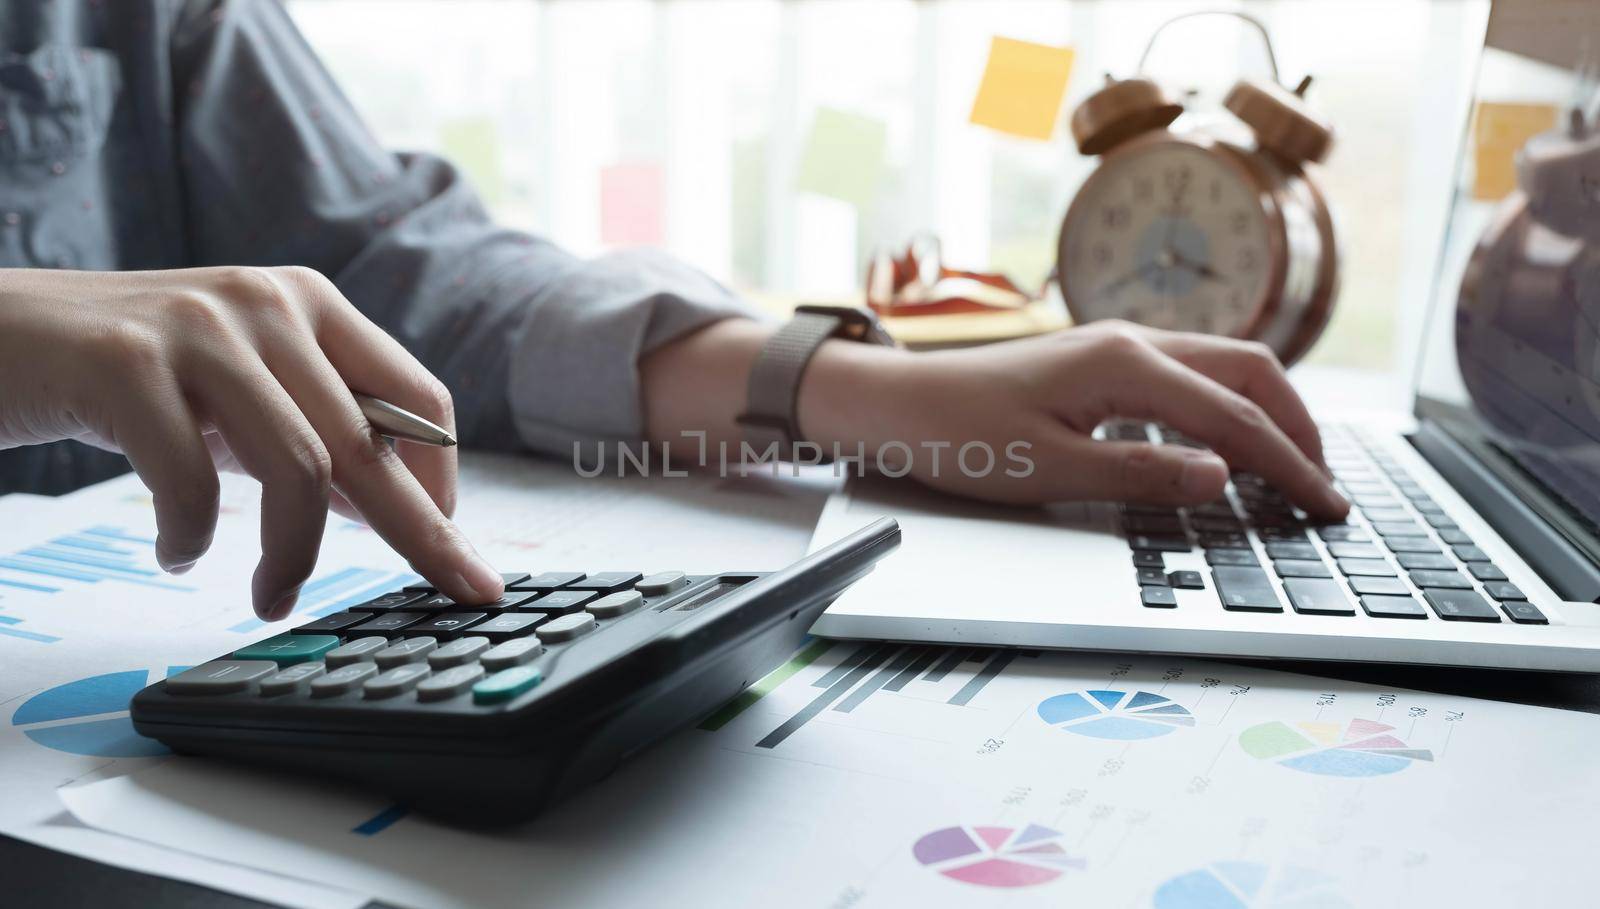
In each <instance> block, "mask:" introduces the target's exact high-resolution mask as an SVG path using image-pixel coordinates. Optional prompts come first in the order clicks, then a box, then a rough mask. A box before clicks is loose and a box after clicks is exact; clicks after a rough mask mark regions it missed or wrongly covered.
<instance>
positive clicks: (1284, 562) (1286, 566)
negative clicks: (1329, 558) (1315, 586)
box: [1272, 559, 1333, 578]
mask: <svg viewBox="0 0 1600 909" xmlns="http://www.w3.org/2000/svg"><path fill="white" fill-rule="evenodd" d="M1272 567H1273V569H1274V570H1276V571H1277V572H1278V577H1280V578H1331V577H1333V572H1331V571H1329V570H1328V566H1326V565H1324V564H1322V562H1321V561H1315V562H1314V561H1311V560H1310V559H1278V560H1276V561H1274V562H1273V563H1272Z"/></svg>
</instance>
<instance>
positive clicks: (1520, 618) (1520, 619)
mask: <svg viewBox="0 0 1600 909" xmlns="http://www.w3.org/2000/svg"><path fill="white" fill-rule="evenodd" d="M1500 608H1501V609H1504V610H1505V612H1506V615H1507V616H1508V617H1510V619H1511V621H1513V622H1516V623H1517V624H1518V625H1548V624H1550V620H1549V619H1547V618H1545V617H1544V613H1542V612H1540V611H1539V607H1537V606H1535V605H1533V604H1532V603H1523V602H1520V601H1513V602H1510V603H1501V604H1500Z"/></svg>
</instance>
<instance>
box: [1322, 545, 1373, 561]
mask: <svg viewBox="0 0 1600 909" xmlns="http://www.w3.org/2000/svg"><path fill="white" fill-rule="evenodd" d="M1328 555H1331V556H1333V557H1334V558H1336V559H1381V558H1383V551H1382V550H1380V549H1379V548H1378V547H1376V546H1374V545H1372V544H1371V543H1340V542H1333V543H1329V544H1328Z"/></svg>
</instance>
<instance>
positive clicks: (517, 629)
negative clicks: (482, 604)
mask: <svg viewBox="0 0 1600 909" xmlns="http://www.w3.org/2000/svg"><path fill="white" fill-rule="evenodd" d="M547 618H549V614H548V613H543V612H508V613H506V614H505V615H497V616H494V617H492V618H490V619H489V620H488V621H486V622H480V623H479V624H477V625H474V626H472V633H473V634H474V635H482V636H483V637H486V638H488V639H489V640H491V641H506V640H510V639H511V638H516V637H521V636H523V635H526V634H531V633H532V632H533V629H534V626H536V625H538V624H539V623H540V622H543V621H544V620H545V619H547Z"/></svg>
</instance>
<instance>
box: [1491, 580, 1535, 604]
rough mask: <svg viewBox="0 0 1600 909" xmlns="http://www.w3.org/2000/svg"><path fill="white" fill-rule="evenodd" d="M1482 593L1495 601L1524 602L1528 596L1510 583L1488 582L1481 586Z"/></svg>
mask: <svg viewBox="0 0 1600 909" xmlns="http://www.w3.org/2000/svg"><path fill="white" fill-rule="evenodd" d="M1483 591H1484V593H1487V594H1488V595H1489V596H1492V597H1494V598H1495V599H1497V600H1526V599H1527V598H1528V595H1527V594H1525V593H1523V592H1522V588H1521V587H1518V586H1517V585H1515V584H1513V583H1511V582H1510V581H1490V582H1489V583H1487V584H1484V585H1483Z"/></svg>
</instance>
